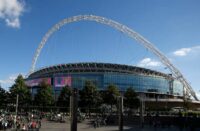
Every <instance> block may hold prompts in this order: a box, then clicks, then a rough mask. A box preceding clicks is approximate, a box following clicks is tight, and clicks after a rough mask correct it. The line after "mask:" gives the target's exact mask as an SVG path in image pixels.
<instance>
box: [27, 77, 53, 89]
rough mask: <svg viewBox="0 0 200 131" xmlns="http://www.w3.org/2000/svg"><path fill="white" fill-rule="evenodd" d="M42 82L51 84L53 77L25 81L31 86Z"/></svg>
mask: <svg viewBox="0 0 200 131" xmlns="http://www.w3.org/2000/svg"><path fill="white" fill-rule="evenodd" d="M42 82H45V83H46V84H48V85H51V78H39V79H33V80H27V81H25V83H26V85H27V86H30V87H33V86H38V85H39V84H40V83H42Z"/></svg>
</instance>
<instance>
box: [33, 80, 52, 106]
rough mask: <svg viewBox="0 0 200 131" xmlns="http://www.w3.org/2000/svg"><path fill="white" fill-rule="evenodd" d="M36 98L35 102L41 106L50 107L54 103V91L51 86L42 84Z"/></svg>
mask: <svg viewBox="0 0 200 131" xmlns="http://www.w3.org/2000/svg"><path fill="white" fill-rule="evenodd" d="M39 86H40V87H39V90H38V92H37V94H36V96H35V102H36V103H37V105H39V106H50V105H52V104H53V103H54V97H53V89H52V86H51V85H48V84H46V82H44V81H43V82H42V83H41V84H40V85H39Z"/></svg>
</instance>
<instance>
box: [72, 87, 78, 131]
mask: <svg viewBox="0 0 200 131" xmlns="http://www.w3.org/2000/svg"><path fill="white" fill-rule="evenodd" d="M70 106H71V107H70V114H71V131H77V108H78V89H76V88H74V89H72V95H71V96H70Z"/></svg>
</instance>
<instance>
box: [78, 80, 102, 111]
mask: <svg viewBox="0 0 200 131" xmlns="http://www.w3.org/2000/svg"><path fill="white" fill-rule="evenodd" d="M79 94H80V99H81V101H80V102H81V104H82V105H83V106H84V107H86V108H88V110H89V114H90V109H91V107H96V106H98V105H99V103H100V102H101V96H100V94H99V92H98V90H97V87H96V86H95V85H94V84H93V83H92V82H91V81H86V82H85V86H84V88H83V89H82V90H81V91H80V92H79Z"/></svg>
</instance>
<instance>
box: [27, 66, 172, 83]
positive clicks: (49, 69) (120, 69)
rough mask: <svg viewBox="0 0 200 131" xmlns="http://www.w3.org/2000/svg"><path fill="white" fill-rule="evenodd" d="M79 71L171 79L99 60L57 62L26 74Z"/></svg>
mask: <svg viewBox="0 0 200 131" xmlns="http://www.w3.org/2000/svg"><path fill="white" fill-rule="evenodd" d="M79 72H80V73H81V72H115V73H128V74H136V73H137V74H143V75H155V76H162V77H165V78H169V79H172V78H173V77H172V75H171V74H165V73H162V72H158V71H155V70H151V69H147V68H142V67H137V66H131V65H125V64H113V63H100V62H80V63H68V64H57V65H53V66H47V67H43V68H41V69H38V70H36V71H34V72H33V73H31V74H29V75H28V78H35V77H41V76H45V75H47V74H54V73H79Z"/></svg>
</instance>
